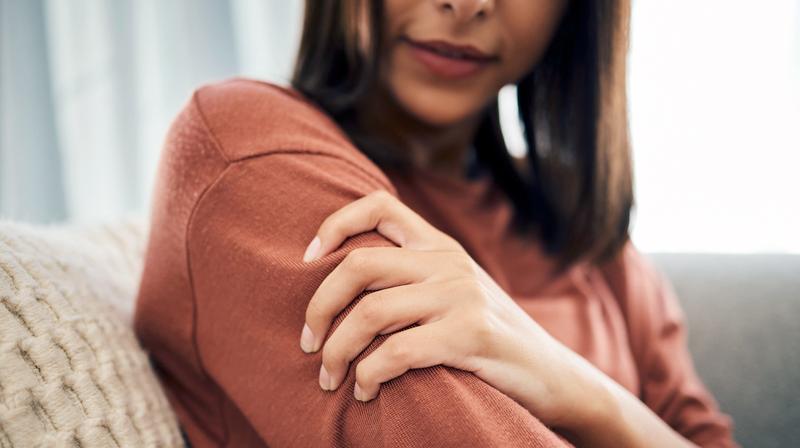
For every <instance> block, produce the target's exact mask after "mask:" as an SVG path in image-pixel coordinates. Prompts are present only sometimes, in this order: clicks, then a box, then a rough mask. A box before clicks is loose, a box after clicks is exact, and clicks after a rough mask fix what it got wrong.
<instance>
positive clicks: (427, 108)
mask: <svg viewBox="0 0 800 448" xmlns="http://www.w3.org/2000/svg"><path fill="white" fill-rule="evenodd" d="M404 107H405V109H406V110H407V111H408V112H409V113H410V114H411V115H413V116H414V117H416V118H417V119H418V120H419V121H421V122H423V123H426V124H428V125H430V126H436V127H446V126H453V125H456V124H459V123H461V122H463V121H464V120H466V119H467V118H469V117H470V116H472V115H473V114H474V113H475V110H472V108H468V107H462V106H459V105H455V104H453V102H452V101H443V102H440V103H438V104H431V102H426V103H425V104H413V103H411V104H409V103H406V104H404Z"/></svg>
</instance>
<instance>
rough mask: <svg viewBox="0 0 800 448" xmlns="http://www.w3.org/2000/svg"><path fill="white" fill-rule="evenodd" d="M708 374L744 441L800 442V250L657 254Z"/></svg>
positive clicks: (695, 351) (699, 362) (701, 365)
mask: <svg viewBox="0 0 800 448" xmlns="http://www.w3.org/2000/svg"><path fill="white" fill-rule="evenodd" d="M650 257H651V259H652V260H653V261H655V262H656V264H657V265H658V266H659V267H660V268H661V269H662V270H663V271H664V272H665V273H666V274H667V276H668V277H670V279H671V280H672V283H673V285H674V287H675V290H676V292H677V294H678V296H679V297H680V300H681V303H682V305H683V307H684V310H685V311H686V314H687V319H688V321H689V346H690V349H691V351H692V355H693V357H694V360H695V365H696V367H697V370H698V372H699V373H700V376H701V377H702V378H703V380H704V381H705V383H706V385H707V386H708V387H709V389H711V391H712V392H713V393H714V395H715V397H716V398H717V400H718V401H719V402H720V406H721V408H722V409H723V411H725V412H726V413H728V414H730V415H731V416H732V417H733V419H734V423H735V434H736V438H737V440H738V441H739V443H741V444H742V445H743V446H748V447H749V446H752V447H796V446H800V349H798V344H800V255H764V254H758V255H697V254H695V255H688V254H651V255H650Z"/></svg>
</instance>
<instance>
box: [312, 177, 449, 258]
mask: <svg viewBox="0 0 800 448" xmlns="http://www.w3.org/2000/svg"><path fill="white" fill-rule="evenodd" d="M373 229H376V230H377V231H378V232H379V233H380V234H382V235H383V236H385V237H387V238H389V239H390V240H392V241H393V242H394V243H395V244H397V245H399V246H401V247H408V248H410V249H416V250H434V249H441V250H444V249H456V248H458V247H460V246H458V245H457V243H456V242H455V240H454V239H452V238H451V237H449V236H447V235H446V234H444V233H443V232H441V231H439V230H438V229H436V228H435V227H434V226H432V225H431V224H429V223H428V222H427V221H425V220H424V219H423V218H422V217H421V216H419V215H418V214H417V213H416V212H414V211H413V210H411V209H410V208H409V207H408V206H406V205H405V204H403V203H402V202H400V200H399V199H397V198H396V197H395V196H393V195H392V194H390V193H388V192H387V191H386V190H376V191H373V192H372V193H370V194H368V195H366V196H364V197H362V198H360V199H357V200H355V201H353V202H350V203H349V204H347V205H345V206H344V207H342V208H340V209H339V210H337V211H335V212H333V213H331V214H330V215H328V217H327V218H325V220H324V221H323V222H322V224H321V225H320V227H319V229H317V234H316V236H315V238H314V240H312V242H311V243H310V244H309V246H308V248H307V249H306V253H305V254H304V256H303V261H306V262H309V261H313V260H316V259H318V258H321V257H323V256H325V255H327V254H328V253H329V252H331V251H333V250H335V249H336V248H337V247H339V245H340V244H341V243H342V242H343V241H344V240H345V239H347V238H348V237H350V236H353V235H356V234H359V233H362V232H368V231H370V230H373Z"/></svg>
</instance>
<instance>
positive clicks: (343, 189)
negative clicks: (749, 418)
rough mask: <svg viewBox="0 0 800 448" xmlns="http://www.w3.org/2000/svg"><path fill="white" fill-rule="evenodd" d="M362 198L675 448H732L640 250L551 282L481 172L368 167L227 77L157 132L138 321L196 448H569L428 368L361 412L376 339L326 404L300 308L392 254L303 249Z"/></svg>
mask: <svg viewBox="0 0 800 448" xmlns="http://www.w3.org/2000/svg"><path fill="white" fill-rule="evenodd" d="M375 189H386V190H388V191H389V192H391V193H393V194H395V195H398V196H399V197H400V198H401V199H402V200H403V201H404V202H405V203H406V204H408V205H409V206H410V207H412V208H413V209H415V210H416V211H417V212H418V213H420V214H421V215H422V216H423V217H424V218H425V219H426V220H428V221H429V222H430V223H431V224H433V225H435V226H436V227H438V228H439V229H441V230H443V231H445V232H446V233H448V234H449V235H451V236H453V237H455V238H456V239H458V240H459V241H460V242H461V243H462V244H463V245H464V247H465V248H466V249H467V250H468V251H469V252H470V254H471V255H472V256H473V257H474V258H475V260H476V261H477V262H478V263H479V264H481V265H482V266H483V267H484V268H485V269H486V271H487V272H488V273H489V274H490V275H491V276H492V277H493V278H494V279H495V280H496V281H497V282H498V283H499V285H500V286H501V287H503V288H504V289H505V291H506V292H508V293H509V294H510V295H511V296H512V297H514V299H515V300H517V301H518V303H519V304H520V306H521V307H523V308H524V309H525V310H526V311H527V312H528V313H529V314H530V315H531V317H533V318H534V319H535V320H536V321H537V322H539V323H540V324H541V325H542V326H543V327H544V328H545V329H547V330H548V331H549V332H550V333H551V334H553V335H554V336H555V337H556V338H558V339H559V340H561V341H562V342H564V343H565V344H566V345H568V346H569V347H571V348H572V349H574V350H575V351H577V352H578V353H580V354H581V355H583V356H584V357H586V358H587V359H588V360H589V361H591V362H592V363H594V364H595V365H596V366H598V367H599V368H600V369H602V370H603V371H604V372H606V373H607V374H608V375H610V376H611V377H612V378H614V379H615V380H616V381H618V382H619V383H620V384H622V385H623V386H624V387H626V388H627V389H629V390H630V391H631V392H633V393H634V394H635V395H637V396H638V397H640V398H641V399H642V400H643V401H644V403H646V404H647V405H648V406H649V407H650V408H651V409H653V410H654V411H655V412H656V413H657V414H658V415H659V416H661V418H662V419H664V420H665V421H666V422H667V423H668V424H670V425H671V426H672V427H673V428H675V429H676V430H677V431H678V432H680V433H681V434H683V435H684V436H686V437H688V438H689V439H691V440H693V441H694V442H696V443H698V444H700V445H704V446H733V445H734V442H733V441H732V439H731V427H732V422H731V420H730V418H729V417H728V416H727V415H725V414H722V413H721V412H720V411H719V410H718V407H717V404H716V402H715V400H714V399H713V397H712V396H711V395H710V394H709V392H708V391H707V389H706V388H705V387H704V386H703V384H702V382H701V381H700V380H699V378H698V377H697V375H696V374H695V371H694V368H693V365H692V362H691V359H690V356H689V353H688V351H687V347H686V340H685V338H686V330H685V326H684V317H683V314H682V311H681V308H680V307H679V304H678V302H677V300H676V297H675V296H674V294H673V292H672V290H671V289H670V287H669V285H668V283H666V282H665V281H664V279H663V278H662V277H661V276H660V275H659V274H658V272H657V271H656V270H655V269H654V268H653V267H652V266H651V265H650V264H649V263H648V262H647V261H646V260H645V259H643V257H642V256H641V255H640V254H639V253H638V252H637V251H636V250H635V248H633V247H632V246H630V245H629V246H627V247H626V248H625V250H624V251H623V252H622V253H621V255H620V256H619V257H618V259H617V260H615V261H614V262H612V263H609V264H607V265H606V266H602V267H589V266H582V265H576V266H575V267H574V268H573V269H571V270H569V271H568V272H566V273H564V274H562V275H558V276H555V275H553V274H552V267H553V265H552V260H550V259H549V258H548V257H546V256H545V255H544V254H543V253H542V252H541V250H540V248H539V246H538V245H537V244H536V242H535V241H532V240H523V239H521V238H520V237H518V236H513V235H511V234H510V233H509V232H508V230H509V227H508V224H509V219H510V217H511V208H510V204H509V203H508V202H507V201H506V200H505V198H504V196H503V195H502V194H501V193H500V192H499V191H498V190H497V189H496V188H495V187H494V184H493V183H492V182H491V181H490V176H489V175H486V174H484V175H483V176H479V177H477V178H471V179H466V178H465V179H454V178H448V177H443V176H441V175H439V174H437V173H435V172H428V171H424V170H420V171H419V172H417V173H415V175H414V176H411V177H404V176H400V175H398V174H395V173H391V172H390V171H389V170H381V169H379V168H378V167H377V166H376V165H374V164H373V163H372V162H371V161H370V160H369V159H368V158H366V157H365V156H364V155H363V154H362V153H361V152H359V151H358V150H357V149H356V148H355V147H354V146H353V145H352V143H351V142H350V140H349V139H348V138H347V137H346V135H345V134H344V133H343V132H342V131H341V130H340V128H339V127H338V126H337V125H336V124H335V123H334V122H333V121H332V120H331V119H330V118H329V117H328V116H327V115H325V114H324V113H323V112H321V111H320V110H319V109H318V108H316V107H314V106H313V105H312V104H311V103H310V102H308V101H306V100H305V99H303V98H302V96H301V95H300V94H299V93H297V92H296V91H294V90H291V89H288V88H285V87H281V86H276V85H273V84H269V83H265V82H261V81H255V80H249V79H245V78H233V79H229V80H226V81H224V82H218V83H215V84H209V85H205V86H203V87H201V88H199V89H198V90H196V91H195V92H194V94H193V95H192V97H191V99H190V100H189V101H188V102H187V103H186V105H185V107H184V108H183V109H182V111H181V112H180V114H179V115H178V116H177V117H176V119H175V121H174V122H173V123H172V126H171V128H170V130H169V133H168V136H167V138H166V141H165V146H164V148H163V152H162V156H161V160H160V165H159V170H158V176H157V183H156V186H155V191H154V196H153V204H152V216H151V220H152V221H151V231H150V236H149V243H148V246H147V252H146V259H145V268H144V272H143V277H142V280H141V285H140V289H139V295H138V300H137V307H136V313H135V330H136V334H137V336H138V337H139V338H140V340H141V342H142V344H143V345H144V347H145V348H146V349H147V350H148V351H149V352H150V354H151V357H152V361H153V363H154V365H155V367H156V368H157V372H158V374H159V377H160V379H161V381H162V382H163V385H164V386H165V389H166V391H167V394H168V397H169V400H170V402H171V403H172V405H173V406H174V408H175V410H176V412H177V415H178V417H179V420H180V423H181V426H182V427H183V428H184V430H185V431H186V433H187V435H188V437H189V439H190V441H191V443H192V444H193V446H195V447H208V446H230V447H245V446H264V445H269V446H330V445H336V446H534V447H549V446H565V445H566V446H568V444H567V442H566V441H565V439H563V438H562V437H561V436H560V435H558V434H556V433H555V432H552V431H551V429H550V428H548V427H546V426H545V425H543V424H542V423H541V422H540V421H539V420H538V419H537V418H536V417H535V416H533V415H531V414H530V413H529V412H528V411H527V410H526V409H525V408H523V407H522V406H520V405H519V404H517V403H516V402H515V401H513V400H512V399H511V398H509V397H508V396H506V395H504V394H503V393H501V392H500V391H498V390H497V389H495V388H493V387H492V386H490V385H489V384H487V383H485V382H483V381H482V380H480V379H479V378H478V377H476V376H475V375H473V374H471V373H468V372H464V371H461V370H457V369H453V368H449V367H444V366H441V365H440V366H435V367H429V368H425V369H415V370H410V371H408V372H407V373H406V374H404V375H402V376H400V377H398V378H396V379H394V380H391V381H389V382H387V383H384V384H383V385H382V387H381V390H380V393H379V395H378V397H377V398H376V399H374V400H372V401H370V402H367V403H362V402H359V401H357V400H356V399H355V398H354V397H353V385H354V368H353V366H355V365H356V364H357V363H358V362H359V361H360V360H361V359H362V358H363V357H364V356H365V355H366V354H368V353H370V352H371V351H373V350H374V349H375V347H376V346H377V345H380V343H382V342H383V341H384V340H385V339H386V338H387V337H388V335H384V336H380V337H378V338H377V339H376V340H375V341H373V342H372V344H371V345H370V346H369V348H368V349H367V350H366V351H365V352H364V353H362V354H361V355H359V357H358V358H357V359H356V360H355V361H354V362H353V364H351V368H350V370H349V372H348V376H347V378H346V380H345V381H344V382H343V384H342V385H341V386H340V387H339V388H338V389H337V390H336V391H334V392H325V391H323V390H321V389H320V387H319V385H318V383H317V375H318V372H319V366H320V363H321V351H320V352H318V353H316V354H312V355H309V354H305V353H303V352H302V351H301V350H300V346H299V338H300V332H301V329H302V326H303V322H304V314H305V309H306V306H307V304H308V301H309V299H310V298H311V295H312V294H313V293H314V291H315V289H316V288H317V286H318V285H319V284H320V283H321V282H322V280H323V279H324V278H325V276H326V275H327V274H328V273H329V272H330V271H331V270H332V269H333V268H334V267H335V266H336V265H337V264H338V263H339V262H340V261H341V260H342V258H343V257H344V256H345V255H346V253H347V252H349V251H350V250H352V249H353V248H355V247H359V246H375V245H383V246H391V245H393V243H392V242H391V241H390V240H388V239H386V238H384V237H383V236H382V235H380V234H378V233H377V232H375V231H372V232H367V233H362V234H360V235H357V236H355V237H353V238H350V239H348V240H347V241H346V242H345V243H344V244H343V245H342V246H341V247H340V248H338V249H337V250H336V251H335V252H333V253H331V254H329V255H328V256H326V257H323V258H322V259H320V260H317V261H315V262H313V263H310V264H305V263H303V262H302V256H303V251H304V249H305V247H306V245H307V244H308V242H309V241H310V240H311V238H312V237H313V236H314V234H315V231H316V229H317V227H318V226H319V224H320V223H321V222H322V220H323V219H324V218H325V217H326V216H328V215H329V214H330V213H332V212H333V211H335V210H337V209H338V208H340V207H341V206H343V205H345V204H346V203H348V202H351V201H353V200H355V199H357V198H359V197H361V196H363V195H365V194H367V193H369V192H370V191H373V190H375ZM364 295H365V294H364V293H362V294H360V295H359V296H358V297H356V300H355V301H354V302H353V304H355V303H357V302H358V300H360V299H361V298H362V297H363V296H364ZM353 304H351V306H350V307H348V308H347V309H346V310H345V312H344V313H342V314H341V315H340V316H339V318H337V320H336V321H335V322H334V326H333V328H334V329H335V328H336V326H337V325H338V324H339V322H340V321H341V319H342V318H343V317H344V315H346V314H347V312H349V311H350V309H352V305H353ZM455 336H457V335H454V337H455Z"/></svg>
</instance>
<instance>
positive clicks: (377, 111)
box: [356, 88, 481, 178]
mask: <svg viewBox="0 0 800 448" xmlns="http://www.w3.org/2000/svg"><path fill="white" fill-rule="evenodd" d="M356 111H357V113H356V115H357V122H358V126H359V128H360V129H361V130H362V132H365V133H368V134H370V135H375V136H379V137H381V138H383V139H385V140H388V141H389V142H391V143H393V144H394V145H395V147H397V148H403V149H404V150H406V151H408V158H409V160H410V162H411V164H412V165H413V166H416V167H420V168H424V169H429V170H434V171H437V172H438V173H440V174H442V175H445V176H452V177H456V178H462V177H464V173H465V172H466V166H467V162H468V156H469V150H470V146H471V145H472V140H473V138H474V136H475V133H476V132H477V129H478V125H479V123H480V118H481V117H480V114H478V115H476V116H472V117H468V118H467V119H465V120H463V121H461V122H459V123H455V124H452V125H447V126H433V125H430V124H427V123H424V122H421V121H420V120H418V119H417V118H416V117H414V116H412V115H410V114H409V113H408V112H407V111H406V110H405V109H403V107H402V106H401V105H399V104H398V103H397V101H396V100H395V98H394V97H393V95H391V94H390V93H389V92H387V91H386V90H385V89H383V88H375V89H372V91H371V92H370V94H367V95H365V100H364V101H363V102H362V103H361V104H360V105H359V106H358V107H357V108H356Z"/></svg>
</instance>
